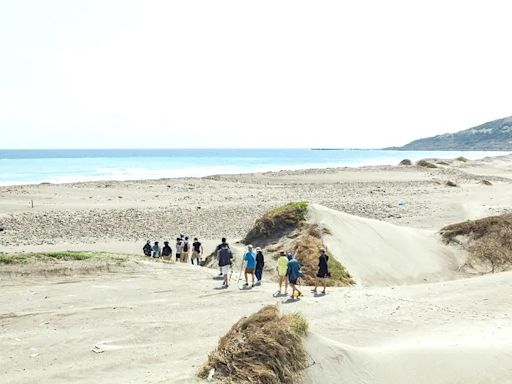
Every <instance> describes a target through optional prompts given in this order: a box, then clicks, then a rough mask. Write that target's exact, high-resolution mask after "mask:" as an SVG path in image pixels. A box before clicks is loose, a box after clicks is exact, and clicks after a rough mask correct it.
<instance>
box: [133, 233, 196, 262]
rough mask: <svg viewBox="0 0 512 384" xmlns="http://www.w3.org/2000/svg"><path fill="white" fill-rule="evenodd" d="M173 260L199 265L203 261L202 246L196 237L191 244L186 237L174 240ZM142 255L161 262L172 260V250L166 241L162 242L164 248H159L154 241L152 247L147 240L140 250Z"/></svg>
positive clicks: (181, 236)
mask: <svg viewBox="0 0 512 384" xmlns="http://www.w3.org/2000/svg"><path fill="white" fill-rule="evenodd" d="M174 249H175V252H174V255H175V260H176V262H182V263H188V261H189V259H190V262H191V263H192V264H194V261H195V264H196V265H201V263H202V259H203V245H202V244H201V242H200V241H199V239H198V238H197V237H194V241H193V242H192V244H190V243H189V238H188V236H184V235H180V236H179V237H177V238H176V244H175V248H174ZM142 251H143V252H144V255H146V256H148V257H154V258H162V260H166V261H171V260H172V248H171V246H170V245H169V242H168V241H164V246H163V247H160V243H159V242H158V241H155V242H154V243H153V245H151V242H150V241H149V240H148V241H147V242H146V244H145V245H144V247H143V248H142Z"/></svg>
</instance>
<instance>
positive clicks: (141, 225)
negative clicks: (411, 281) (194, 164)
mask: <svg viewBox="0 0 512 384" xmlns="http://www.w3.org/2000/svg"><path fill="white" fill-rule="evenodd" d="M442 163H443V164H438V165H437V168H433V169H430V168H422V167H419V166H396V165H394V166H382V165H381V166H364V167H358V168H349V167H343V168H322V169H303V170H294V171H280V172H263V173H249V174H231V175H213V176H208V177H201V178H176V179H153V180H134V181H112V180H109V181H94V182H78V183H66V184H31V185H21V186H3V187H0V228H3V229H4V230H3V231H1V232H0V252H2V250H3V249H9V250H13V249H20V250H23V249H28V248H30V247H33V246H45V245H48V246H51V245H52V244H65V243H70V244H75V245H76V244H96V243H109V242H132V241H136V240H140V239H151V240H154V239H161V240H163V239H172V238H175V237H176V235H178V234H180V233H186V234H188V235H190V236H196V235H197V236H198V237H200V238H202V239H210V240H212V239H220V238H221V237H223V236H225V237H228V238H230V239H232V240H233V239H239V238H242V237H243V236H245V233H246V232H247V231H248V229H249V228H250V227H251V226H252V224H253V222H254V220H256V219H257V218H258V217H260V216H261V215H262V214H263V213H264V212H266V211H267V210H269V209H272V208H274V207H276V206H279V205H283V204H287V203H289V202H291V201H308V202H311V203H315V204H319V205H323V206H326V207H328V208H331V209H334V210H338V211H342V212H346V213H349V214H352V215H355V216H360V217H366V218H370V219H376V220H381V221H386V222H389V223H392V224H395V225H400V226H407V227H413V228H419V229H426V230H430V231H434V232H435V231H438V230H439V229H440V228H442V227H443V226H445V225H448V224H452V223H455V222H460V221H464V220H467V219H476V218H480V217H484V216H490V215H493V214H500V213H503V212H504V211H506V210H510V207H511V206H512V201H511V197H510V192H509V191H510V187H511V184H512V155H507V156H499V157H492V158H491V157H489V158H485V159H482V160H478V161H467V162H463V161H456V160H451V161H449V162H447V161H442ZM444 164H447V165H444ZM483 180H486V181H488V182H490V183H491V184H492V185H491V186H488V185H484V184H482V181H483ZM449 181H450V182H451V184H454V185H456V186H455V187H451V186H448V185H447V184H448V182H449ZM32 203H33V205H34V206H33V207H32Z"/></svg>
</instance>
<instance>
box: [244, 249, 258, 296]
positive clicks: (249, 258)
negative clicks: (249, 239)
mask: <svg viewBox="0 0 512 384" xmlns="http://www.w3.org/2000/svg"><path fill="white" fill-rule="evenodd" d="M244 262H245V284H244V287H248V286H249V280H248V275H251V278H252V285H251V286H252V287H254V269H255V268H256V254H255V253H254V252H253V250H252V245H248V246H247V253H246V254H245V255H244Z"/></svg>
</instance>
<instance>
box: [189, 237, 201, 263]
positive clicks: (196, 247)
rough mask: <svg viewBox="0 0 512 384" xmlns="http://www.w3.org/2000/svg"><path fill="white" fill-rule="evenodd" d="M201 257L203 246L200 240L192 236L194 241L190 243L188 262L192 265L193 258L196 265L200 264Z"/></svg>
mask: <svg viewBox="0 0 512 384" xmlns="http://www.w3.org/2000/svg"><path fill="white" fill-rule="evenodd" d="M202 257H203V246H202V244H201V242H200V241H199V240H198V239H197V237H194V242H193V243H192V257H191V259H190V262H191V263H192V265H194V260H196V264H197V265H201V258H202Z"/></svg>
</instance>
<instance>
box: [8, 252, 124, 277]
mask: <svg viewBox="0 0 512 384" xmlns="http://www.w3.org/2000/svg"><path fill="white" fill-rule="evenodd" d="M126 261H128V257H127V256H123V255H117V254H110V253H102V252H49V253H13V254H6V253H0V266H1V265H3V267H2V268H1V270H0V274H1V275H9V276H29V275H30V276H54V275H62V276H67V275H76V274H89V273H99V272H112V271H113V270H115V269H116V268H117V267H119V266H121V265H123V264H124V263H126Z"/></svg>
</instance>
